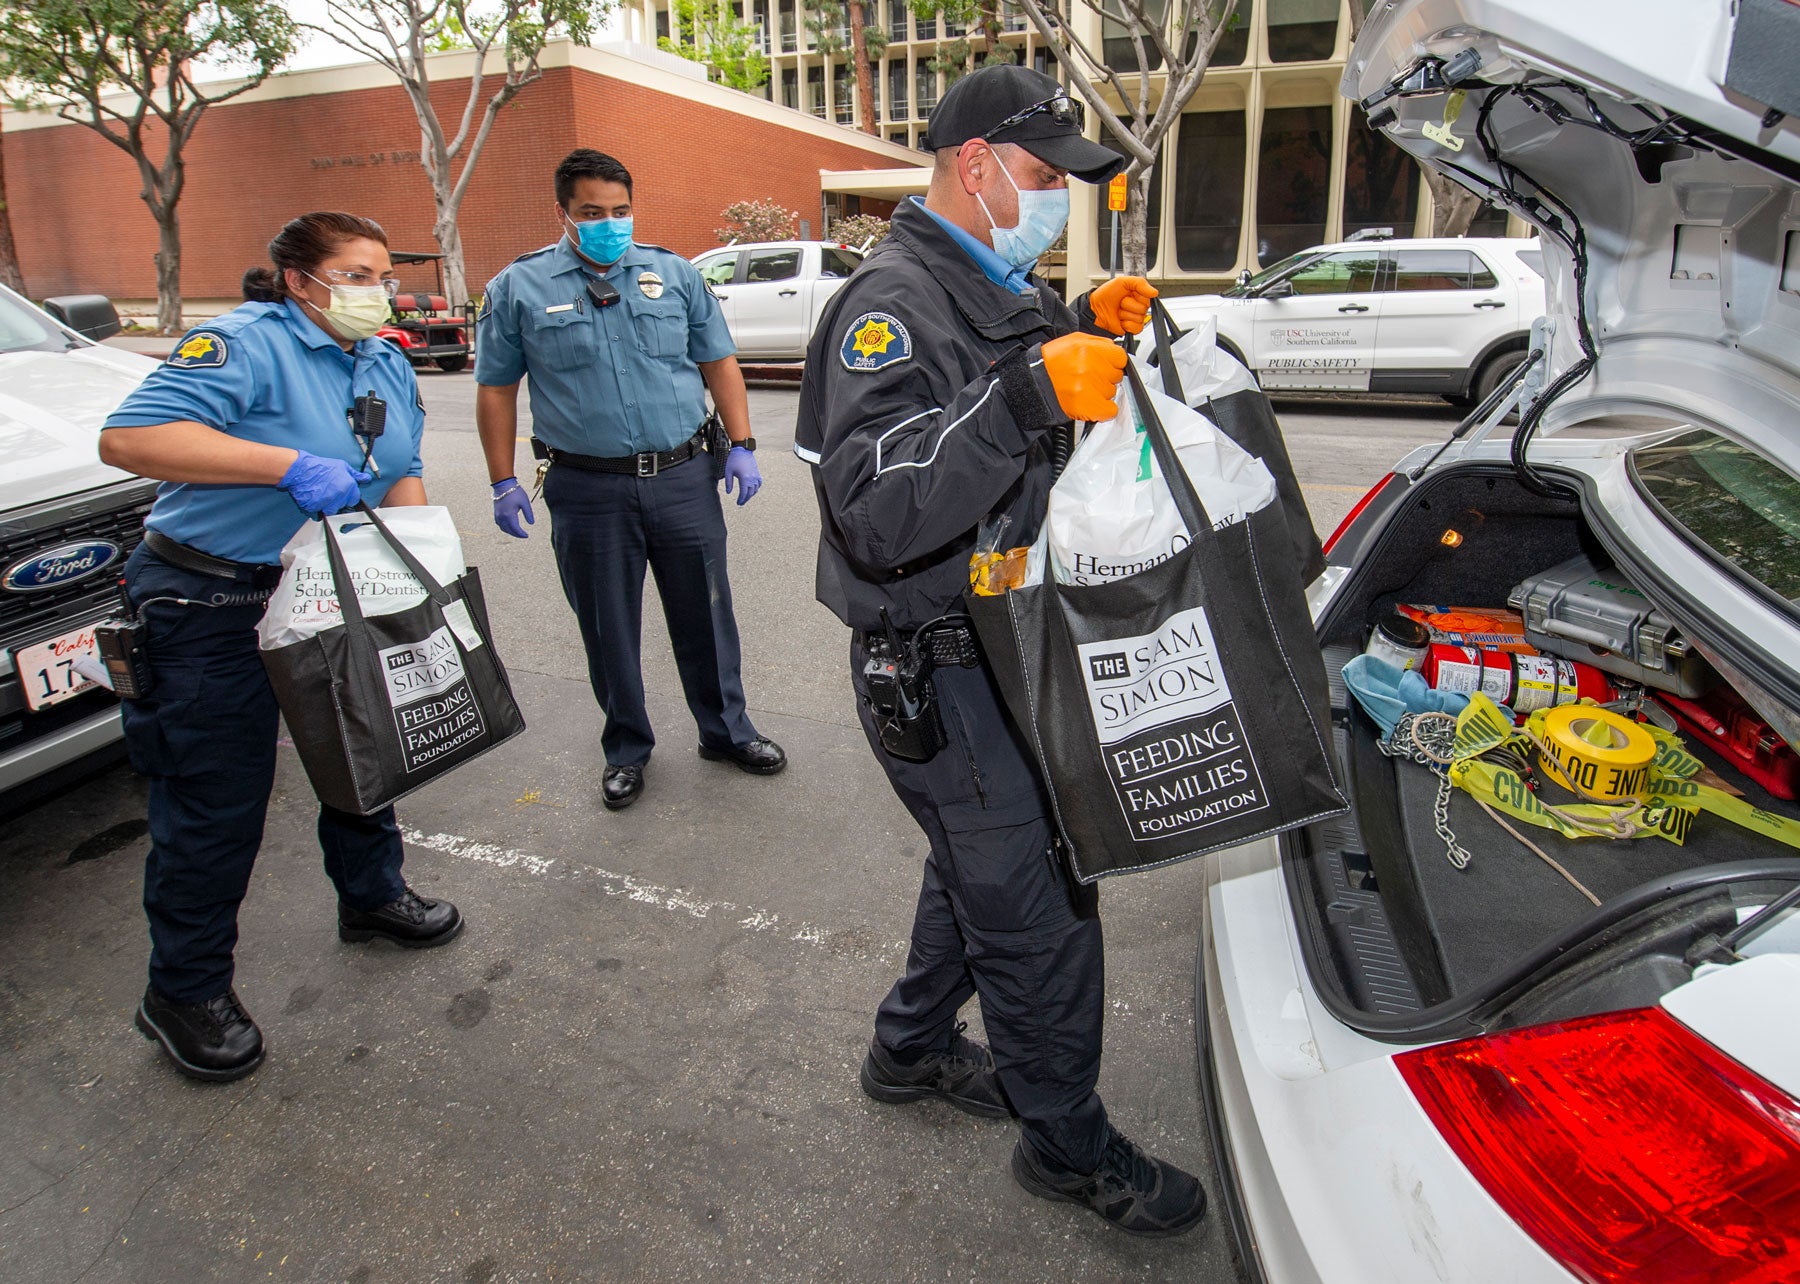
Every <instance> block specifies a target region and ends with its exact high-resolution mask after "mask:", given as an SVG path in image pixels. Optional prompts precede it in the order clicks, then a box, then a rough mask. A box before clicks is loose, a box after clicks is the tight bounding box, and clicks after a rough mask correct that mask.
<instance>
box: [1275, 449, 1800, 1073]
mask: <svg viewBox="0 0 1800 1284" xmlns="http://www.w3.org/2000/svg"><path fill="white" fill-rule="evenodd" d="M1448 530H1454V531H1456V532H1458V533H1459V534H1460V536H1461V542H1460V545H1459V546H1456V547H1449V546H1447V545H1446V544H1445V542H1444V541H1443V538H1442V537H1443V536H1444V534H1445V532H1446V531H1448ZM1376 541H1377V542H1376V545H1375V546H1374V547H1373V548H1371V549H1370V550H1368V551H1367V553H1366V554H1365V555H1364V556H1362V557H1360V558H1359V564H1358V568H1357V570H1356V572H1355V574H1354V576H1353V577H1352V579H1351V580H1349V581H1348V582H1346V583H1345V584H1344V586H1343V587H1342V588H1341V589H1340V591H1339V593H1338V595H1337V597H1336V598H1335V600H1334V601H1333V603H1332V604H1331V607H1330V609H1329V611H1328V612H1327V614H1326V616H1325V618H1324V619H1323V620H1321V629H1322V633H1321V641H1322V642H1323V644H1324V647H1325V659H1326V668H1327V672H1328V674H1329V675H1330V677H1331V681H1332V701H1331V702H1332V720H1333V727H1334V734H1335V744H1336V750H1337V753H1338V755H1339V758H1340V760H1341V763H1342V767H1343V774H1344V781H1345V785H1346V790H1347V793H1348V796H1349V797H1350V799H1351V801H1352V804H1353V812H1352V815H1351V816H1350V817H1346V818H1343V819H1340V820H1336V821H1332V822H1327V823H1324V824H1320V825H1315V826H1312V827H1311V828H1309V829H1307V830H1304V831H1300V832H1298V833H1295V834H1292V835H1289V836H1288V837H1287V838H1286V839H1285V840H1284V849H1283V850H1284V864H1285V865H1286V867H1287V874H1288V882H1289V890H1290V895H1291V896H1292V898H1293V899H1294V902H1295V912H1296V914H1297V916H1298V917H1299V920H1300V926H1301V929H1302V932H1301V935H1302V939H1303V942H1304V943H1305V945H1306V950H1307V955H1308V963H1309V966H1310V969H1311V971H1312V972H1313V974H1314V980H1315V982H1316V983H1318V988H1319V990H1320V993H1321V994H1322V995H1323V996H1324V998H1325V999H1326V1001H1327V1003H1328V1004H1330V1005H1331V1006H1333V1007H1334V1008H1335V1009H1338V1011H1337V1015H1338V1016H1339V1017H1340V1019H1343V1020H1344V1021H1345V1022H1346V1023H1347V1024H1350V1025H1352V1026H1353V1027H1356V1028H1358V1029H1361V1030H1363V1031H1364V1032H1365V1033H1368V1034H1371V1035H1373V1036H1375V1037H1383V1038H1392V1039H1396V1040H1415V1039H1422V1038H1430V1037H1455V1036H1458V1035H1462V1034H1467V1033H1469V1032H1470V1029H1471V1027H1474V1028H1480V1029H1488V1028H1494V1027H1496V1026H1503V1025H1513V1024H1520V1023H1523V1022H1524V1021H1527V1020H1543V1019H1552V1018H1557V1017H1566V1016H1571V1015H1576V1014H1578V1013H1581V1012H1586V1011H1601V1010H1608V1009H1613V1008H1618V1007H1622V1006H1631V1005H1635V1004H1640V1003H1653V1002H1655V1001H1656V1000H1657V999H1658V998H1660V997H1661V995H1662V994H1664V993H1666V992H1667V991H1668V990H1669V989H1670V988H1672V987H1673V986H1674V985H1676V984H1679V983H1681V982H1682V981H1685V980H1687V979H1688V978H1689V976H1690V975H1691V973H1692V963H1691V958H1692V956H1693V951H1694V949H1695V946H1696V944H1697V943H1699V942H1700V941H1702V939H1703V938H1705V937H1706V936H1707V935H1708V934H1709V933H1710V934H1714V935H1717V934H1722V933H1724V932H1727V931H1729V930H1730V929H1731V928H1732V927H1733V926H1734V925H1735V924H1736V921H1737V913H1738V908H1739V906H1740V905H1760V904H1763V903H1765V902H1766V901H1767V900H1768V899H1769V893H1770V891H1771V890H1773V891H1775V892H1780V891H1785V890H1787V888H1788V887H1790V886H1791V885H1792V880H1793V878H1794V877H1795V875H1796V874H1797V873H1800V851H1796V850H1795V849H1793V848H1790V847H1788V846H1785V845H1784V844H1782V843H1779V842H1777V841H1775V840H1774V839H1771V838H1768V837H1765V836H1763V835H1760V834H1757V833H1755V832H1752V831H1750V830H1747V829H1743V828H1740V827H1738V826H1736V825H1733V824H1731V823H1730V822H1728V821H1726V820H1724V819H1722V818H1720V817H1718V816H1714V815H1710V814H1707V813H1701V814H1700V815H1699V816H1698V817H1697V818H1696V820H1695V823H1694V825H1693V828H1692V830H1691V831H1690V833H1689V834H1688V836H1687V839H1686V842H1685V843H1684V844H1682V845H1677V844H1675V843H1672V842H1669V841H1666V840H1664V839H1662V838H1657V837H1643V838H1637V839H1630V840H1606V839H1584V840H1580V841H1573V840H1569V839H1565V838H1563V837H1562V836H1560V835H1559V834H1556V833H1554V832H1552V831H1549V830H1545V829H1539V828H1536V827H1534V826H1530V825H1527V824H1525V823H1523V822H1521V821H1516V820H1515V821H1511V822H1510V823H1511V824H1512V825H1513V826H1514V828H1516V829H1517V830H1518V831H1519V832H1520V833H1522V834H1524V835H1525V836H1526V837H1527V838H1529V839H1530V840H1531V841H1532V842H1533V843H1535V844H1537V845H1538V846H1539V847H1541V848H1542V849H1543V850H1544V852H1545V853H1547V854H1548V855H1550V856H1552V857H1554V858H1555V859H1556V860H1557V861H1558V862H1559V863H1561V864H1562V865H1563V866H1564V867H1565V868H1566V869H1567V870H1568V871H1569V872H1570V873H1571V874H1573V875H1574V877H1575V878H1577V879H1579V880H1580V882H1581V883H1583V884H1584V885H1585V886H1586V887H1588V888H1589V889H1591V891H1592V892H1593V893H1594V895H1596V896H1597V897H1599V899H1600V900H1601V902H1602V904H1601V905H1600V906H1599V907H1595V906H1594V905H1593V904H1592V903H1591V902H1590V901H1589V900H1588V899H1587V898H1586V897H1585V896H1584V895H1582V893H1581V892H1580V891H1579V890H1577V889H1576V888H1575V887H1574V886H1572V885H1571V884H1570V882H1569V881H1568V880H1566V879H1565V878H1564V877H1563V875H1562V874H1560V873H1558V872H1557V870H1555V869H1554V868H1552V867H1551V866H1550V865H1549V864H1548V863H1546V862H1545V861H1544V860H1543V859H1542V858H1541V857H1540V856H1538V855H1536V854H1534V853H1533V852H1532V851H1530V850H1529V849H1528V848H1527V847H1526V846H1524V845H1523V844H1522V843H1520V842H1519V840H1518V839H1516V838H1514V837H1513V836H1512V835H1510V834H1509V833H1507V832H1506V830H1505V829H1503V828H1501V826H1500V825H1499V824H1498V823H1496V821H1495V820H1493V819H1492V818H1490V816H1488V815H1487V814H1486V813H1484V812H1483V810H1482V809H1481V808H1480V807H1479V806H1478V805H1477V803H1476V802H1475V801H1474V800H1473V799H1472V798H1471V797H1470V796H1469V795H1468V794H1466V793H1464V792H1463V791H1462V790H1460V789H1453V790H1452V791H1451V793H1450V801H1449V808H1448V816H1447V819H1448V822H1449V828H1450V829H1451V831H1452V832H1453V833H1454V835H1455V837H1456V839H1457V841H1458V842H1459V843H1460V844H1461V845H1462V846H1463V847H1464V848H1465V849H1466V850H1467V851H1468V852H1469V853H1471V857H1472V858H1471V859H1470V861H1469V862H1468V864H1467V866H1466V867H1464V868H1460V869H1459V868H1457V867H1456V866H1454V865H1453V864H1452V863H1451V861H1450V860H1449V859H1448V857H1447V855H1446V850H1445V842H1444V840H1443V838H1441V837H1440V836H1439V833H1438V824H1437V819H1436V817H1435V815H1434V810H1435V803H1436V800H1437V797H1438V778H1437V776H1436V775H1435V774H1433V773H1432V772H1431V771H1430V770H1429V769H1427V768H1426V767H1424V766H1421V765H1419V764H1417V763H1415V762H1413V761H1410V760H1407V759H1399V758H1392V757H1388V756H1387V755H1385V754H1383V753H1382V751H1381V750H1380V749H1379V748H1378V747H1377V741H1378V740H1379V739H1380V737H1381V730H1380V728H1379V727H1378V726H1377V725H1376V724H1375V723H1374V722H1373V721H1372V720H1371V719H1370V718H1369V717H1368V715H1367V714H1366V713H1364V712H1363V711H1362V710H1361V708H1360V707H1357V706H1356V704H1355V701H1354V700H1353V699H1352V698H1350V697H1349V695H1348V693H1347V692H1346V690H1345V687H1344V684H1343V681H1342V677H1341V671H1342V669H1343V666H1344V664H1345V663H1346V662H1347V661H1348V660H1349V659H1350V658H1351V657H1353V656H1354V655H1356V654H1357V653H1359V652H1360V651H1361V650H1362V647H1363V643H1364V640H1365V639H1366V637H1367V636H1368V628H1369V625H1370V624H1371V623H1372V622H1373V621H1374V620H1375V619H1376V618H1378V617H1379V616H1380V615H1383V614H1385V613H1386V612H1387V611H1388V610H1390V609H1391V608H1392V607H1394V606H1395V605H1396V604H1399V603H1430V604H1443V605H1456V606H1487V607H1504V606H1505V605H1506V602H1507V596H1508V593H1509V592H1510V591H1511V590H1512V588H1513V587H1514V586H1515V585H1516V584H1518V583H1519V582H1520V581H1521V580H1523V579H1525V578H1526V577H1528V576H1530V575H1533V574H1535V573H1537V572H1540V571H1544V570H1547V569H1549V568H1551V567H1553V566H1556V565H1557V564H1559V563H1561V562H1564V561H1566V560H1567V559H1569V558H1571V557H1574V556H1576V555H1577V554H1585V555H1586V556H1588V557H1589V558H1590V559H1591V560H1593V561H1594V562H1595V563H1596V565H1598V566H1602V567H1604V566H1607V565H1608V564H1613V563H1614V561H1615V559H1614V558H1613V557H1612V556H1611V555H1610V554H1609V552H1608V550H1607V548H1606V547H1605V546H1604V545H1603V544H1602V542H1601V541H1600V539H1599V538H1598V536H1597V534H1596V532H1595V530H1594V529H1593V528H1592V527H1591V526H1590V525H1589V524H1588V522H1587V521H1586V520H1585V519H1584V517H1583V514H1582V511H1581V507H1580V505H1579V503H1578V502H1577V501H1575V500H1574V499H1562V498H1545V497H1543V496H1540V495H1537V494H1534V493H1532V492H1530V491H1528V490H1526V489H1525V488H1524V487H1523V486H1522V485H1521V484H1520V483H1519V481H1518V480H1517V479H1516V477H1515V476H1514V475H1513V473H1512V472H1511V470H1509V469H1507V468H1505V467H1504V466H1500V465H1483V464H1467V463H1465V464H1461V465H1455V466H1452V467H1448V468H1445V469H1442V470H1439V471H1436V472H1433V473H1430V474H1428V475H1427V476H1426V477H1425V478H1424V479H1423V480H1422V481H1421V482H1420V483H1418V484H1416V485H1415V486H1413V488H1412V489H1411V490H1410V491H1409V492H1408V493H1407V495H1406V497H1405V499H1404V501H1403V503H1402V506H1401V508H1400V509H1399V511H1398V512H1397V513H1396V514H1395V515H1394V517H1393V518H1392V519H1391V520H1390V521H1389V522H1388V523H1387V525H1386V526H1385V527H1384V528H1383V529H1382V531H1381V532H1380V533H1379V535H1377V536H1376ZM1617 569H1618V570H1619V571H1620V572H1621V573H1622V574H1623V575H1624V576H1625V577H1626V578H1628V579H1634V580H1637V581H1638V582H1639V583H1640V584H1642V583H1643V582H1644V581H1643V579H1642V578H1640V577H1639V576H1637V575H1634V574H1633V569H1632V568H1631V567H1629V566H1618V567H1617ZM1681 735H1682V739H1683V741H1684V742H1685V743H1686V744H1687V746H1688V748H1689V749H1690V750H1691V751H1692V752H1694V753H1695V754H1696V755H1697V756H1698V757H1700V758H1701V759H1702V760H1703V761H1704V762H1705V763H1706V765H1707V766H1708V767H1709V768H1711V769H1712V771H1714V772H1715V773H1717V775H1718V776H1720V777H1721V778H1722V779H1723V780H1724V781H1725V782H1727V783H1728V784H1729V785H1730V786H1731V787H1733V788H1735V789H1737V790H1740V791H1741V792H1742V793H1743V795H1744V797H1745V799H1746V800H1747V801H1749V802H1751V803H1753V804H1755V805H1756V806H1759V807H1762V808H1764V809H1766V810H1769V811H1772V812H1775V813H1777V814H1779V815H1783V816H1788V817H1793V818H1800V806H1796V804H1794V803H1791V802H1785V801H1782V800H1780V799H1777V798H1775V797H1773V796H1771V795H1770V794H1769V793H1768V792H1767V791H1766V790H1764V789H1763V788H1761V787H1760V786H1759V785H1758V784H1757V783H1756V782H1755V781H1753V780H1751V779H1749V778H1748V777H1747V776H1745V775H1744V774H1742V773H1741V772H1739V771H1737V770H1735V769H1734V768H1733V767H1732V766H1731V765H1730V764H1729V763H1728V762H1727V761H1726V760H1725V759H1723V758H1721V757H1720V756H1719V755H1717V754H1715V753H1713V752H1712V751H1711V750H1710V749H1709V748H1708V746H1706V745H1704V744H1701V743H1698V738H1697V737H1696V736H1694V735H1692V734H1690V733H1687V732H1685V731H1684V732H1682V733H1681ZM1545 789H1546V791H1547V792H1549V793H1553V794H1556V795H1557V796H1558V797H1559V798H1562V797H1564V796H1563V795H1562V794H1561V791H1560V790H1557V789H1556V787H1555V786H1554V785H1551V784H1546V786H1545ZM1568 801H1573V800H1572V799H1568ZM1782 871H1786V872H1787V880H1788V881H1786V882H1780V881H1772V880H1774V879H1775V876H1776V875H1777V874H1779V873H1780V872H1782ZM1758 875H1761V882H1760V884H1759V883H1758V880H1757V876H1758Z"/></svg>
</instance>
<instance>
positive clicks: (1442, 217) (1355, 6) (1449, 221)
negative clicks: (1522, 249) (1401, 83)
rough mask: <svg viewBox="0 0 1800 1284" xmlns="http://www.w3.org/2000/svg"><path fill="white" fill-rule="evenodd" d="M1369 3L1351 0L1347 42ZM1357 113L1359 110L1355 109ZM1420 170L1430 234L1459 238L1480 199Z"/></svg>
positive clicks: (1359, 28) (1358, 27)
mask: <svg viewBox="0 0 1800 1284" xmlns="http://www.w3.org/2000/svg"><path fill="white" fill-rule="evenodd" d="M1368 5H1369V0H1350V39H1351V41H1352V42H1354V41H1355V40H1356V38H1357V37H1358V36H1359V35H1361V34H1362V29H1363V21H1364V20H1365V19H1366V18H1367V17H1368ZM1356 110H1357V111H1359V112H1360V111H1361V110H1362V108H1361V107H1358V108H1357V109H1356ZM1419 171H1420V172H1421V173H1422V174H1423V175H1424V176H1425V190H1426V191H1428V192H1430V193H1431V234H1432V235H1433V236H1462V235H1464V234H1466V233H1467V232H1468V230H1469V228H1470V227H1471V226H1473V224H1474V222H1475V216H1476V215H1477V214H1479V213H1480V212H1481V206H1482V199H1481V197H1480V196H1478V195H1476V194H1475V193H1474V192H1471V191H1470V190H1469V189H1468V188H1466V187H1464V186H1463V185H1462V184H1461V183H1459V182H1457V181H1456V180H1455V179H1454V178H1452V177H1450V175H1448V174H1440V173H1438V172H1437V171H1436V170H1434V169H1432V168H1431V167H1430V166H1429V165H1425V164H1422V163H1421V164H1420V165H1419Z"/></svg>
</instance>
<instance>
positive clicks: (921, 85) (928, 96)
mask: <svg viewBox="0 0 1800 1284" xmlns="http://www.w3.org/2000/svg"><path fill="white" fill-rule="evenodd" d="M914 79H915V80H916V82H917V83H916V85H915V88H917V89H918V91H919V92H918V94H917V97H918V103H917V105H916V106H915V107H914V110H915V111H916V112H918V114H919V115H920V116H928V115H930V114H931V109H932V108H933V107H936V106H937V72H935V71H933V70H932V69H931V67H930V65H929V64H928V63H923V62H921V63H919V64H918V73H917V75H916V76H915V77H914Z"/></svg>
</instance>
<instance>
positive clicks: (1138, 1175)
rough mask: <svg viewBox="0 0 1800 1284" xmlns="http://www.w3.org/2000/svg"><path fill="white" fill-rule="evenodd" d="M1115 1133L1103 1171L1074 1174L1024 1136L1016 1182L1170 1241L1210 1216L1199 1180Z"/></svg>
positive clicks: (1016, 1158) (1017, 1151)
mask: <svg viewBox="0 0 1800 1284" xmlns="http://www.w3.org/2000/svg"><path fill="white" fill-rule="evenodd" d="M1109 1131H1110V1132H1111V1136H1110V1137H1108V1138H1107V1142H1106V1150H1105V1151H1104V1152H1103V1153H1102V1154H1101V1156H1100V1167H1098V1168H1096V1169H1095V1170H1094V1171H1093V1172H1091V1173H1073V1172H1069V1171H1068V1170H1067V1169H1064V1168H1062V1167H1061V1166H1059V1165H1058V1164H1056V1163H1055V1162H1054V1161H1052V1160H1050V1159H1048V1158H1046V1157H1045V1156H1044V1155H1043V1154H1042V1153H1040V1152H1039V1150H1038V1148H1037V1147H1036V1146H1034V1145H1032V1144H1031V1143H1030V1142H1029V1141H1027V1140H1025V1138H1023V1137H1020V1138H1019V1144H1018V1145H1017V1146H1015V1147H1014V1148H1013V1157H1012V1170H1013V1177H1014V1178H1015V1179H1016V1180H1017V1181H1018V1183H1019V1185H1021V1186H1023V1187H1024V1188H1025V1189H1026V1190H1028V1191H1030V1192H1031V1193H1032V1194H1034V1195H1036V1196H1038V1197H1039V1198H1041V1199H1058V1200H1063V1201H1065V1202H1067V1203H1071V1204H1086V1205H1087V1206H1088V1207H1089V1208H1091V1209H1093V1210H1094V1211H1095V1212H1096V1213H1098V1214H1100V1216H1101V1217H1103V1218H1105V1219H1106V1220H1107V1221H1109V1222H1111V1223H1112V1224H1113V1225H1114V1226H1117V1227H1118V1228H1119V1229H1120V1230H1122V1231H1128V1232H1130V1233H1131V1234H1133V1235H1144V1236H1150V1237H1167V1236H1171V1235H1180V1234H1183V1233H1185V1232H1187V1231H1190V1230H1192V1229H1193V1228H1194V1227H1196V1226H1198V1225H1199V1224H1200V1220H1201V1219H1202V1218H1203V1217H1205V1216H1206V1192H1205V1191H1204V1190H1202V1189H1200V1182H1199V1181H1198V1179H1196V1178H1195V1177H1194V1176H1193V1174H1191V1173H1185V1172H1183V1171H1182V1170H1181V1169H1179V1168H1177V1167H1176V1166H1175V1165H1174V1164H1171V1163H1165V1162H1164V1161H1163V1160H1160V1159H1155V1158H1152V1157H1151V1156H1149V1155H1146V1154H1145V1153H1144V1152H1143V1151H1142V1150H1140V1149H1138V1147H1137V1146H1136V1144H1134V1143H1133V1142H1132V1141H1131V1140H1130V1139H1129V1138H1128V1137H1126V1136H1125V1134H1124V1133H1122V1132H1120V1131H1119V1130H1118V1129H1117V1128H1109Z"/></svg>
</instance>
